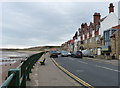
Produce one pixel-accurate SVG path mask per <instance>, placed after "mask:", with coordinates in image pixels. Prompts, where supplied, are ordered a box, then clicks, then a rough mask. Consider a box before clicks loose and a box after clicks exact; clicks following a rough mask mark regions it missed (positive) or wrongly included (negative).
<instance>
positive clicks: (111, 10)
mask: <svg viewBox="0 0 120 88" xmlns="http://www.w3.org/2000/svg"><path fill="white" fill-rule="evenodd" d="M111 12H114V6H113V3H110V5H109V13H111Z"/></svg>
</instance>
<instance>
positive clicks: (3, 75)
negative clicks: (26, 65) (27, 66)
mask: <svg viewBox="0 0 120 88" xmlns="http://www.w3.org/2000/svg"><path fill="white" fill-rule="evenodd" d="M19 64H20V61H17V62H16V63H10V64H4V65H0V70H2V71H0V80H1V81H0V85H1V84H2V83H3V82H4V81H5V78H6V77H7V76H8V70H9V69H15V68H16V67H18V66H19Z"/></svg>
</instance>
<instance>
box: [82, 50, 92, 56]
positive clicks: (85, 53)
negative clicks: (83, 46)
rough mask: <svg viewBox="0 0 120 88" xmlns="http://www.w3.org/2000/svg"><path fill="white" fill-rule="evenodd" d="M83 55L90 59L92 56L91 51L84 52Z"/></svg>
mask: <svg viewBox="0 0 120 88" xmlns="http://www.w3.org/2000/svg"><path fill="white" fill-rule="evenodd" d="M82 54H83V56H84V57H88V56H90V55H91V52H90V50H82Z"/></svg>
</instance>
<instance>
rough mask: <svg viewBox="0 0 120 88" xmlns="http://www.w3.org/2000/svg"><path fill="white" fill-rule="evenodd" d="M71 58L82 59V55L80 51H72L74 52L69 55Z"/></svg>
mask: <svg viewBox="0 0 120 88" xmlns="http://www.w3.org/2000/svg"><path fill="white" fill-rule="evenodd" d="M71 57H79V58H82V57H83V55H82V52H81V51H74V52H73V53H72V54H71Z"/></svg>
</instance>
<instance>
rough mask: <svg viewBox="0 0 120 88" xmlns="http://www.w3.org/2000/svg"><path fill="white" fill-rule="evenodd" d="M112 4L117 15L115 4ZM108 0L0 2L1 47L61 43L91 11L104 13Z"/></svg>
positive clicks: (86, 19) (88, 19)
mask: <svg viewBox="0 0 120 88" xmlns="http://www.w3.org/2000/svg"><path fill="white" fill-rule="evenodd" d="M114 5H115V13H116V15H117V13H118V12H117V11H118V6H117V2H116V3H114ZM108 6H109V2H4V3H2V6H1V4H0V8H1V9H2V14H0V17H2V46H0V47H9V48H11V47H12V48H23V47H31V46H41V45H42V46H43V45H61V44H62V43H64V42H66V41H67V40H69V39H72V37H73V35H74V34H75V32H76V31H77V29H78V28H79V27H80V25H81V23H83V22H87V23H88V24H89V23H90V22H91V21H92V20H93V14H94V12H99V13H101V15H102V17H104V16H106V15H108Z"/></svg>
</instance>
